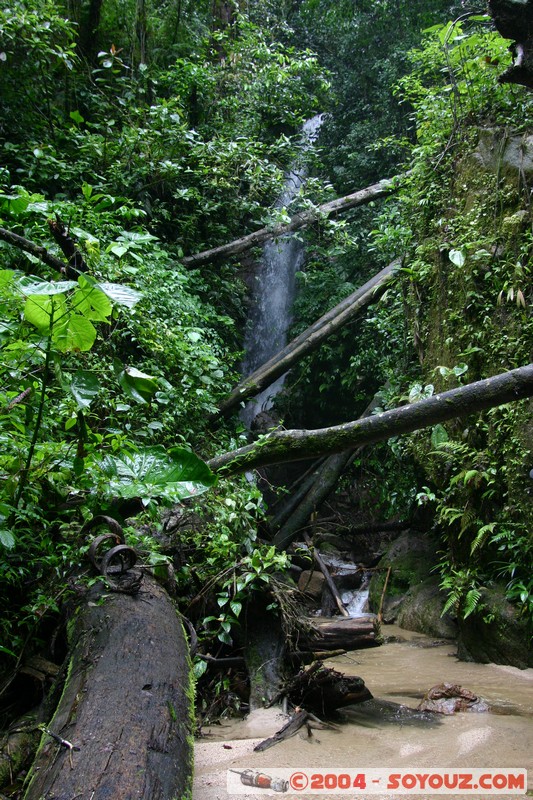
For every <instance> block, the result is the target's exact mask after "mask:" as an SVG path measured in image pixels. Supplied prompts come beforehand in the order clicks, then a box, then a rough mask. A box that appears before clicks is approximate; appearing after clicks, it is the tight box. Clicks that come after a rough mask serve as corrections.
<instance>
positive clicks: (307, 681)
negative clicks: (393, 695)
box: [287, 661, 372, 716]
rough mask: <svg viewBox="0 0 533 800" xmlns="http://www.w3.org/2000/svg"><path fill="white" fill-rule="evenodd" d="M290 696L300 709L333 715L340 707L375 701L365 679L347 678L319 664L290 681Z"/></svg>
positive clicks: (288, 693) (318, 662)
mask: <svg viewBox="0 0 533 800" xmlns="http://www.w3.org/2000/svg"><path fill="white" fill-rule="evenodd" d="M287 695H288V697H289V699H290V701H291V703H293V704H295V705H296V706H297V707H299V706H303V707H304V708H306V709H308V710H310V711H313V712H314V713H316V714H320V715H321V716H329V715H330V714H331V713H332V712H334V711H336V710H337V709H338V708H344V707H345V706H349V705H354V704H355V703H363V702H365V700H372V694H371V693H370V692H369V690H368V689H367V687H366V686H365V682H364V680H363V679H362V678H359V677H357V676H356V675H344V674H343V673H342V672H338V671H337V670H335V669H331V667H325V666H324V665H323V664H322V662H320V661H316V662H315V663H314V664H311V666H309V667H306V669H303V670H301V671H300V672H299V673H298V675H296V676H295V678H293V680H292V681H291V682H290V686H289V687H288V690H287Z"/></svg>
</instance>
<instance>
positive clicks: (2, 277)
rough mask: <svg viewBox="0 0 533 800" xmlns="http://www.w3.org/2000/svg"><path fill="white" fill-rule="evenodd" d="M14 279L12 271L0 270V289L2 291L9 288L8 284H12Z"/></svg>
mask: <svg viewBox="0 0 533 800" xmlns="http://www.w3.org/2000/svg"><path fill="white" fill-rule="evenodd" d="M14 277H15V273H14V271H13V270H12V269H0V289H3V288H4V287H5V286H9V284H10V283H13V278H14Z"/></svg>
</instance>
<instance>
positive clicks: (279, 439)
mask: <svg viewBox="0 0 533 800" xmlns="http://www.w3.org/2000/svg"><path fill="white" fill-rule="evenodd" d="M531 396H533V364H528V365H527V366H525V367H519V368H518V369H513V370H510V371H509V372H505V373H503V374H501V375H495V376H494V377H492V378H486V379H485V380H481V381H476V382H475V383H469V384H467V385H466V386H461V387H460V388H458V389H452V390H450V391H448V392H442V394H436V395H434V396H433V397H429V398H428V399H427V400H420V401H419V402H418V403H412V404H410V405H407V406H401V407H400V408H395V409H393V410H392V411H385V412H383V413H381V414H375V415H374V416H371V417H367V418H365V419H358V420H355V421H353V422H346V423H344V424H342V425H335V426H332V427H329V428H320V429H318V430H310V431H308V430H288V431H275V432H273V433H269V434H267V435H266V436H264V437H262V439H261V440H260V441H258V442H255V443H253V444H249V445H247V446H245V447H241V448H239V449H238V450H231V451H229V452H227V453H222V454H221V455H219V456H215V458H212V459H211V460H210V461H209V462H208V464H209V466H210V468H211V469H212V470H213V471H214V472H217V473H218V474H219V475H224V476H227V475H232V474H234V473H237V472H244V471H246V470H251V469H256V468H257V467H264V466H267V465H268V464H279V463H283V462H287V461H299V460H301V459H306V458H316V457H317V456H321V455H326V454H330V453H340V452H342V451H343V450H346V449H348V448H350V447H357V446H360V445H367V444H372V443H374V442H380V441H384V440H386V439H389V438H390V437H391V436H399V435H401V434H405V433H412V432H413V431H416V430H420V429H421V428H426V427H428V426H430V425H436V424H437V423H440V422H446V421H447V420H451V419H454V418H456V417H464V416H466V415H468V414H474V413H477V412H479V411H483V410H486V409H488V408H494V407H495V406H500V405H503V404H504V403H510V402H513V401H515V400H523V399H525V398H528V397H531Z"/></svg>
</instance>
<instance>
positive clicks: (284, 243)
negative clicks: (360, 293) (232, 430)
mask: <svg viewBox="0 0 533 800" xmlns="http://www.w3.org/2000/svg"><path fill="white" fill-rule="evenodd" d="M321 122H322V116H321V115H318V116H316V117H313V118H312V119H310V120H308V121H307V122H306V123H305V125H304V126H303V143H304V146H305V145H307V146H309V145H310V144H311V143H312V142H313V141H314V140H315V139H316V137H317V135H318V131H319V129H320V125H321ZM305 179H306V169H305V167H304V166H302V165H301V164H293V165H292V167H291V169H290V170H289V172H288V173H287V175H286V176H285V188H284V190H283V193H282V194H281V196H280V197H279V198H278V199H277V201H276V204H275V207H276V208H287V207H288V206H289V204H290V203H291V202H292V200H294V198H295V197H296V195H297V194H298V192H299V190H300V188H301V186H302V185H303V183H304V182H305ZM303 259H304V247H303V244H302V242H300V241H298V239H296V238H295V237H293V236H291V235H290V234H288V235H287V236H282V237H280V238H279V239H277V240H269V241H268V242H266V244H265V245H264V247H263V255H262V258H261V263H260V265H259V269H258V274H257V277H256V279H255V282H254V285H253V287H252V289H251V304H250V313H249V315H248V322H247V330H246V335H245V339H244V351H245V357H244V360H243V366H242V372H243V375H244V376H246V375H249V374H250V373H251V372H253V371H254V370H255V369H257V367H260V366H261V365H262V364H264V363H265V362H266V361H268V359H269V358H272V356H274V355H275V354H276V353H278V352H279V351H280V350H281V349H282V348H283V347H284V346H285V345H286V343H287V331H288V330H289V325H290V324H291V321H292V305H293V302H294V296H295V291H296V273H297V272H298V270H299V269H300V267H301V266H302V263H303ZM284 380H285V376H284V375H282V376H281V377H280V378H278V379H277V381H275V383H273V384H272V385H271V386H268V387H267V388H266V389H265V390H264V391H263V392H261V394H259V395H257V397H255V398H253V399H252V400H250V402H249V403H248V404H247V405H246V407H245V408H244V409H243V411H242V412H241V419H242V420H243V421H244V423H245V425H246V427H248V428H249V427H250V426H251V423H252V420H253V419H254V417H255V416H256V415H257V414H259V412H260V411H263V410H266V409H268V408H270V407H271V406H272V403H273V400H274V397H275V396H276V394H277V393H278V392H279V390H280V389H281V387H282V386H283V383H284Z"/></svg>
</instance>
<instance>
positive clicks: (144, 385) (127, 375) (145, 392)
mask: <svg viewBox="0 0 533 800" xmlns="http://www.w3.org/2000/svg"><path fill="white" fill-rule="evenodd" d="M118 363H120V362H118ZM117 366H118V365H117V362H115V370H116V371H117V380H118V382H119V383H120V385H121V387H122V390H123V392H124V394H126V395H127V396H128V397H129V398H131V399H132V400H135V401H136V402H137V403H148V402H149V401H150V400H151V399H152V397H153V396H154V395H155V393H156V392H157V390H158V388H159V387H158V385H157V381H156V380H155V379H154V378H153V377H152V376H151V375H146V374H145V373H144V372H141V371H140V370H138V369H135V367H125V368H124V369H117ZM120 366H122V365H120Z"/></svg>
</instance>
